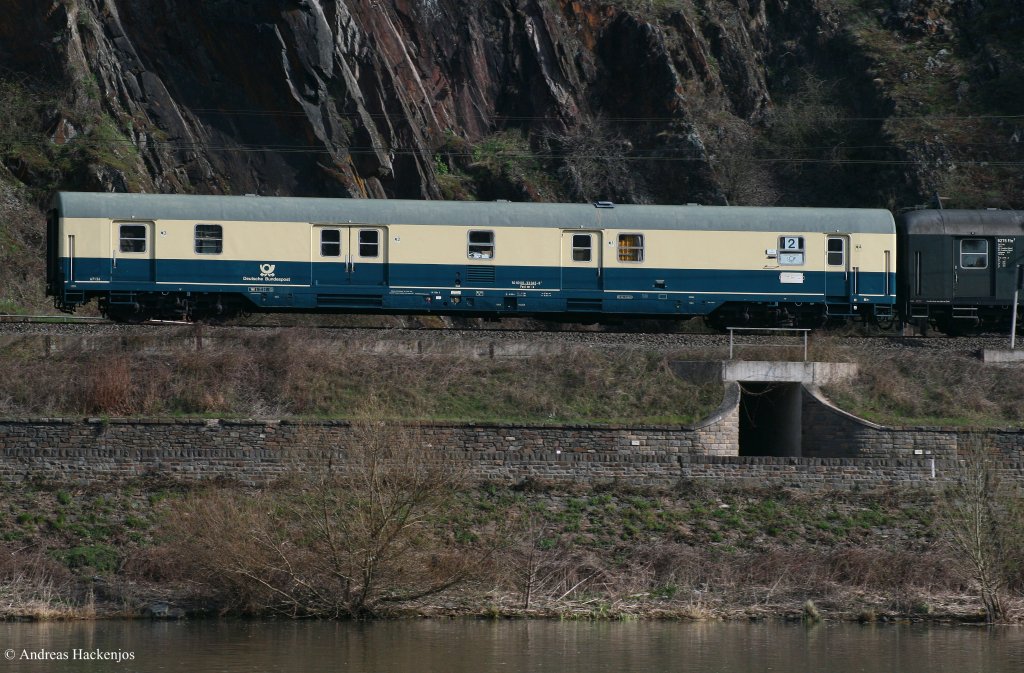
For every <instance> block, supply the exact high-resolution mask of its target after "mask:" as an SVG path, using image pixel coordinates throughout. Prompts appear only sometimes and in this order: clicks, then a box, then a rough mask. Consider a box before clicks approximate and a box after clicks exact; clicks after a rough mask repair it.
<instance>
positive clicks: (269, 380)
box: [0, 328, 721, 423]
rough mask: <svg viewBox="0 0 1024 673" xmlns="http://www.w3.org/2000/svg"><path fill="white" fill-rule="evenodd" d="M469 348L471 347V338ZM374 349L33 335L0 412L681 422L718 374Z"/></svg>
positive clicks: (293, 337)
mask: <svg viewBox="0 0 1024 673" xmlns="http://www.w3.org/2000/svg"><path fill="white" fill-rule="evenodd" d="M470 350H471V349H470ZM470 350H467V351H466V352H464V353H463V352H455V353H451V352H449V353H447V354H445V353H437V354H430V353H426V354H422V355H421V354H417V353H416V352H411V353H409V354H406V355H401V354H399V355H396V354H391V353H389V354H381V355H378V354H375V352H374V346H373V344H372V343H370V342H369V341H367V342H366V343H352V342H343V343H342V342H338V341H335V340H332V339H325V338H322V337H318V336H317V335H315V334H314V333H312V332H309V331H307V330H304V329H296V328H291V329H283V330H281V331H278V332H273V333H270V334H266V333H263V334H259V335H255V336H243V337H241V338H235V339H231V338H225V339H224V340H223V341H214V340H211V339H206V340H205V341H204V345H203V348H202V349H197V348H196V346H195V344H194V342H193V341H192V333H191V332H190V331H187V330H186V331H184V332H182V333H178V334H172V335H170V336H169V337H163V338H160V339H159V340H157V339H152V340H148V339H138V340H133V341H129V342H127V343H126V342H124V341H112V342H99V340H81V341H78V342H75V341H73V340H68V341H62V342H61V343H60V345H59V350H56V351H54V352H51V353H50V354H49V355H47V354H46V351H45V348H44V344H43V342H42V340H41V339H31V338H27V339H23V340H20V341H16V342H14V343H10V344H8V345H7V346H0V359H2V361H3V364H4V365H5V368H6V373H7V385H6V386H5V390H4V393H3V397H0V413H4V414H7V415H26V414H93V415H117V416H119V415H154V414H157V415H182V414H186V415H221V416H236V417H238V416H241V417H268V416H278V417H280V416H306V417H343V418H344V417H352V416H353V414H354V413H355V411H356V410H357V409H359V408H361V406H362V405H363V404H364V403H365V400H368V399H374V400H377V401H378V403H379V404H380V406H381V411H382V413H383V415H384V416H386V417H389V418H404V419H410V418H420V419H422V418H428V419H455V420H474V421H528V422H587V421H607V422H631V423H635V422H640V423H657V422H669V423H687V422H692V421H694V420H696V419H699V418H701V417H703V416H704V415H706V414H707V413H708V412H710V411H711V410H713V409H714V408H715V407H716V406H717V405H718V403H719V401H720V399H721V387H720V386H719V385H695V384H692V383H689V382H687V381H683V380H680V379H679V378H678V377H676V376H675V375H674V374H673V373H672V371H671V369H670V367H669V358H668V357H667V356H665V355H659V354H648V353H642V352H638V351H636V350H623V351H618V352H601V351H595V350H590V349H585V348H582V347H581V348H579V349H575V350H571V351H570V352H567V353H561V354H553V355H542V356H537V357H530V358H489V357H487V356H486V349H485V353H484V357H479V356H478V355H477V354H476V353H473V352H470Z"/></svg>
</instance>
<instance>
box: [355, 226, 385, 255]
mask: <svg viewBox="0 0 1024 673" xmlns="http://www.w3.org/2000/svg"><path fill="white" fill-rule="evenodd" d="M379 254H380V232H379V231H377V230H376V229H360V230H359V256H360V257H376V256H377V255H379Z"/></svg>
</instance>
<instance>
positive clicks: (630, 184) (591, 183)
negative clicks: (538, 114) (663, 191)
mask: <svg viewBox="0 0 1024 673" xmlns="http://www.w3.org/2000/svg"><path fill="white" fill-rule="evenodd" d="M544 140H545V142H546V143H547V144H548V145H549V146H550V147H551V151H552V153H553V154H554V155H556V156H561V157H562V165H561V167H560V168H559V169H558V176H559V178H561V180H562V183H563V184H564V185H565V186H566V190H567V191H568V192H569V195H570V196H571V197H572V198H573V199H575V200H576V201H619V202H624V203H649V202H650V200H651V198H650V196H649V195H648V194H647V190H646V189H645V188H644V185H643V184H642V183H641V179H640V177H639V174H638V172H637V170H636V167H635V165H634V162H632V161H631V157H630V155H631V154H632V153H633V144H632V143H631V142H630V141H629V140H628V139H627V138H625V137H624V136H622V135H620V134H618V133H616V132H615V131H613V130H612V129H611V127H610V126H609V125H608V123H607V122H606V121H605V120H603V119H601V118H600V117H596V118H594V119H591V120H589V121H585V122H582V123H581V124H579V125H578V126H576V127H575V128H573V129H571V130H569V131H568V132H566V133H554V132H549V133H547V134H546V136H545V138H544Z"/></svg>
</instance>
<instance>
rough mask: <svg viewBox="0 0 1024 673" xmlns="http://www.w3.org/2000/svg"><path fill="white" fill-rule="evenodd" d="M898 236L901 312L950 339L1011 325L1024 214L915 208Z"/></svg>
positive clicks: (1023, 255) (1023, 254)
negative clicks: (948, 336)
mask: <svg viewBox="0 0 1024 673" xmlns="http://www.w3.org/2000/svg"><path fill="white" fill-rule="evenodd" d="M897 232H898V243H899V249H900V261H899V269H898V272H899V279H900V284H899V288H898V293H899V296H900V307H899V312H900V314H901V315H903V316H905V318H906V319H907V320H912V321H915V322H918V323H919V324H922V325H935V326H936V327H938V328H939V329H940V330H942V331H943V332H945V333H947V334H962V333H967V332H975V331H979V330H984V329H996V330H1006V329H1008V328H1009V326H1010V319H1011V317H1012V311H1011V306H1012V301H1013V290H1014V286H1015V284H1016V282H1017V277H1018V271H1017V266H1018V265H1020V264H1022V263H1024V212H1021V211H1013V210H917V211H910V212H907V213H904V214H902V215H900V217H899V218H898V219H897Z"/></svg>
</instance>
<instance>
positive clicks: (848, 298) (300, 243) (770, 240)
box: [47, 192, 896, 325]
mask: <svg viewBox="0 0 1024 673" xmlns="http://www.w3.org/2000/svg"><path fill="white" fill-rule="evenodd" d="M47 233H48V236H47V239H48V240H47V261H48V264H47V293H48V294H50V295H52V296H53V297H54V301H55V304H56V306H57V307H58V308H60V309H62V310H65V311H74V310H75V308H77V307H78V306H80V305H82V304H86V303H88V302H90V301H92V300H93V299H96V300H97V301H98V302H99V307H100V310H101V311H102V312H103V313H104V314H105V315H107V316H109V317H110V318H112V319H114V320H124V321H137V320H143V319H147V318H157V317H162V318H192V319H206V318H215V317H226V316H230V315H233V314H238V313H243V312H252V311H307V312H310V311H313V312H320V311H335V312H372V313H404V314H417V313H418V314H426V313H437V314H448V315H467V316H489V317H499V316H510V315H532V316H541V317H550V318H557V319H565V320H573V321H576V320H587V321H592V320H602V319H612V320H619V319H622V318H628V317H645V318H683V317H689V316H705V317H708V318H709V319H710V320H711V321H712V322H713V323H714V324H718V325H726V324H755V325H775V324H780V325H794V324H800V325H818V324H822V323H823V322H825V321H826V320H828V319H829V318H845V317H849V316H861V317H863V318H865V319H870V318H874V317H879V316H884V317H888V316H891V315H892V309H893V305H894V304H895V287H896V283H895V271H896V258H895V255H896V233H895V225H894V222H893V218H892V216H891V215H890V213H889V212H887V211H885V210H868V209H819V208H741V207H708V206H632V205H614V204H609V203H596V204H542V203H506V202H495V203H479V202H444V201H399V200H360V199H316V198H281V197H257V196H172V195H141V194H85V193H68V192H64V193H60V194H58V195H57V197H56V198H55V201H54V205H53V209H52V210H51V212H50V214H49V219H48V224H47Z"/></svg>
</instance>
